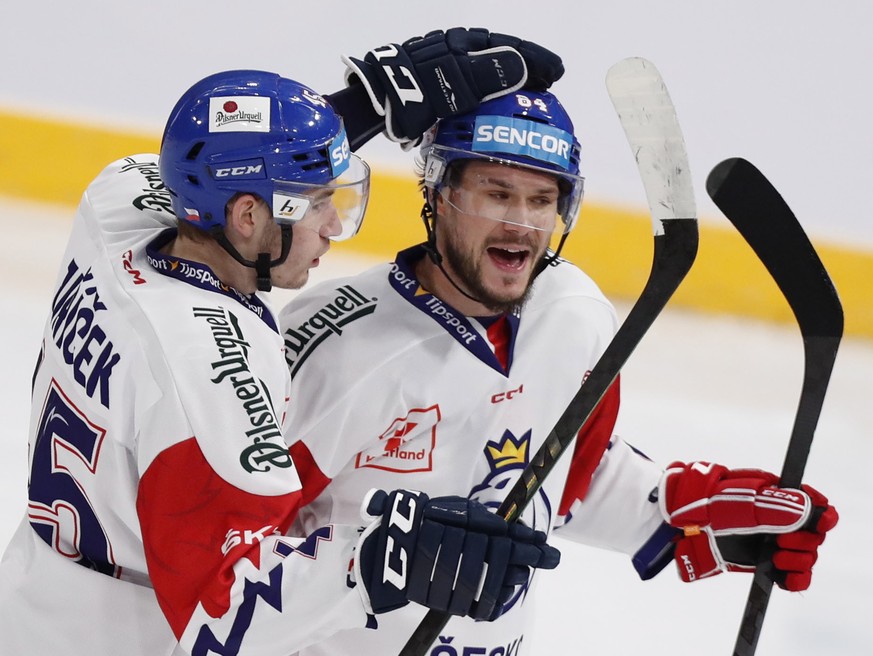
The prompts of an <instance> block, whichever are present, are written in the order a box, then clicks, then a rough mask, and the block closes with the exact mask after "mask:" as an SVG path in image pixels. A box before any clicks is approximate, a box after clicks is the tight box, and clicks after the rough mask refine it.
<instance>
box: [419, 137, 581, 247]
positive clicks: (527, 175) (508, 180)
mask: <svg viewBox="0 0 873 656" xmlns="http://www.w3.org/2000/svg"><path fill="white" fill-rule="evenodd" d="M453 150H455V149H452V148H446V147H440V148H434V150H433V151H432V152H431V153H430V154H429V155H428V160H427V163H426V166H425V184H426V185H427V186H428V187H430V188H432V189H435V190H438V192H439V195H440V197H441V198H442V199H443V201H444V202H446V203H447V204H448V205H449V206H451V207H452V208H454V209H455V210H456V211H458V212H461V213H463V214H467V215H470V216H477V217H482V218H485V219H489V220H491V221H500V222H502V223H508V224H510V225H514V226H520V227H523V228H527V229H533V230H538V231H542V232H545V233H548V234H550V235H565V234H567V233H568V232H570V230H572V229H573V227H574V226H575V225H576V220H577V218H578V216H579V207H580V205H581V203H582V194H583V190H584V184H585V180H584V178H582V177H580V176H578V175H573V174H571V173H560V172H557V171H553V170H551V169H546V168H543V167H539V166H533V165H527V164H520V163H518V162H513V161H510V160H504V159H498V158H495V157H489V156H486V155H479V154H475V153H469V152H467V151H457V152H459V153H463V155H464V158H463V159H453V160H452V164H453V167H452V168H453V169H454V170H450V171H448V172H447V167H446V166H445V161H446V160H445V159H444V157H443V153H447V151H453ZM459 165H460V167H459ZM429 178H430V179H429Z"/></svg>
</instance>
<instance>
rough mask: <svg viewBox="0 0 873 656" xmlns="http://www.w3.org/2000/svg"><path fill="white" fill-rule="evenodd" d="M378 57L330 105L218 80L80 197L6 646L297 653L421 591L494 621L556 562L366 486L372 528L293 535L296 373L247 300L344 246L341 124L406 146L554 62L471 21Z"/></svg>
mask: <svg viewBox="0 0 873 656" xmlns="http://www.w3.org/2000/svg"><path fill="white" fill-rule="evenodd" d="M374 52H375V53H378V54H380V56H381V59H380V63H379V65H376V64H375V59H374V57H375V56H376V55H374V54H373V53H370V54H368V55H367V56H366V57H365V58H364V59H363V60H353V59H348V60H347V61H348V62H349V65H350V66H351V67H353V68H354V73H355V74H354V75H350V77H349V81H348V82H349V86H348V87H347V88H346V89H344V90H343V91H340V92H338V93H337V94H334V95H333V96H331V97H330V99H328V98H325V97H322V96H320V95H319V94H317V93H316V92H315V91H313V90H312V89H310V88H308V87H306V86H304V85H302V84H299V83H297V82H294V81H292V80H289V79H286V78H283V77H280V76H279V75H276V74H272V73H266V72H261V71H228V72H223V73H218V74H215V75H212V76H210V77H207V78H205V79H204V80H202V81H200V82H198V83H197V84H195V85H194V86H193V87H191V89H189V90H188V91H187V92H186V93H185V94H184V95H183V96H182V97H181V98H180V100H179V101H178V103H177V104H176V106H175V108H174V109H173V111H172V112H171V114H170V116H169V119H168V121H167V125H166V129H165V132H164V136H163V142H162V147H161V154H160V158H158V157H156V156H154V155H133V156H130V157H127V158H124V159H123V160H120V161H117V162H115V163H113V164H110V165H109V166H108V167H107V168H106V169H105V170H104V171H103V172H102V173H101V174H100V175H99V176H98V177H97V178H96V179H95V180H94V181H93V182H92V183H91V184H90V186H89V187H88V188H87V189H86V191H85V193H84V195H83V197H82V201H81V204H80V206H79V210H78V213H77V216H76V219H75V222H74V225H73V228H72V233H71V236H70V240H69V244H68V247H67V250H66V252H65V254H64V259H63V263H62V266H61V270H60V273H59V275H58V278H57V284H56V287H55V293H54V297H53V300H52V304H51V308H50V316H49V318H48V321H47V323H46V328H45V334H44V341H43V348H42V351H41V353H40V354H39V359H38V362H37V366H36V371H35V373H34V376H33V407H32V416H31V432H30V438H29V453H30V475H29V490H28V493H29V503H28V508H27V514H26V517H25V518H24V520H23V522H22V524H21V525H20V527H19V529H18V531H17V532H16V534H15V536H14V537H13V539H12V541H11V543H10V545H9V547H8V549H7V551H6V553H5V554H4V558H3V561H2V565H0V643H2V651H3V653H4V654H6V653H9V654H13V653H14V654H33V655H36V656H45V655H52V656H54V655H56V654H72V655H82V656H96V655H99V654H128V655H133V656H136V655H140V654H141V655H143V656H146V655H148V656H159V655H167V654H170V653H179V654H182V653H190V654H198V655H202V654H209V653H221V654H227V655H230V654H256V655H258V656H266V655H270V654H276V655H281V656H286V655H287V654H290V653H292V652H295V651H296V650H298V649H300V648H302V647H305V646H306V645H307V644H310V643H313V642H318V641H320V640H322V639H324V638H325V637H326V636H328V635H330V634H332V633H334V632H336V631H339V630H342V629H348V628H364V627H365V626H367V625H368V624H373V623H374V621H375V620H374V619H373V618H374V616H375V615H376V614H381V613H387V612H388V611H390V610H392V609H394V608H397V607H402V606H404V605H406V604H407V603H408V602H409V600H410V599H412V598H414V599H416V600H418V601H420V602H422V603H424V604H427V603H429V600H428V599H427V598H422V597H421V591H423V590H424V591H427V590H431V591H432V592H433V594H434V595H436V597H437V598H438V599H439V600H440V603H445V602H446V601H448V603H450V604H451V606H452V607H453V608H454V609H455V611H456V612H459V613H461V614H465V615H470V616H472V617H477V618H482V619H488V618H490V617H492V616H494V615H495V614H496V613H497V612H498V611H499V609H500V608H502V600H503V599H505V598H506V597H507V596H508V595H509V594H511V592H512V590H513V587H514V585H515V584H516V583H517V582H518V581H522V580H526V578H527V575H528V569H529V568H531V567H546V568H551V567H554V566H555V565H556V563H557V559H558V554H557V551H556V550H555V549H553V548H551V547H549V546H548V545H546V544H544V535H543V534H542V533H536V532H534V530H533V529H531V528H521V529H518V528H515V527H509V526H507V525H506V523H505V522H504V521H503V520H501V519H499V518H497V517H495V516H494V515H493V514H492V513H490V512H488V511H487V509H485V508H484V507H483V506H481V505H479V504H476V503H474V502H471V501H469V500H468V499H466V498H461V497H447V496H444V497H440V498H428V496H427V495H425V494H423V493H421V492H414V491H409V490H406V489H396V488H382V489H383V490H385V489H388V490H393V491H392V492H384V491H381V490H379V491H375V492H373V493H372V494H371V495H370V497H369V498H368V503H367V504H366V505H367V508H368V509H369V511H370V515H369V518H368V520H367V521H362V520H361V519H360V518H358V517H356V518H355V520H354V521H353V522H351V523H350V524H347V525H344V526H343V525H337V524H331V523H328V522H325V524H324V525H323V526H321V527H319V528H317V529H315V530H313V531H311V532H310V534H309V535H308V536H307V537H306V539H293V538H290V537H286V536H285V535H284V533H285V531H286V529H287V528H288V527H289V526H290V524H291V523H292V521H293V520H294V519H295V517H296V514H297V512H298V510H299V508H300V507H301V505H304V504H306V503H307V502H309V501H311V500H312V498H314V497H315V495H316V493H317V492H318V491H320V489H321V485H320V482H321V480H322V475H321V474H320V473H319V472H318V471H317V469H316V468H314V467H313V461H312V459H311V457H310V455H309V453H308V451H307V448H306V446H305V445H303V444H299V445H297V447H295V449H294V450H293V452H291V453H289V449H288V446H287V444H286V443H285V441H284V438H283V432H282V425H283V422H284V420H285V418H286V415H287V410H288V401H289V397H290V394H289V391H290V375H289V372H288V370H287V368H286V367H285V365H284V360H283V358H282V353H283V348H282V346H283V345H282V339H281V337H280V335H279V333H278V330H277V323H276V319H275V315H274V314H273V313H272V311H271V310H270V309H269V307H267V306H266V305H265V303H264V301H263V300H262V299H261V298H260V297H259V296H258V293H257V292H258V291H259V290H269V289H270V288H271V286H272V285H276V286H278V287H283V288H296V287H299V286H301V285H302V284H303V283H304V282H305V281H306V278H307V275H308V271H309V269H311V268H312V267H314V266H317V265H318V261H319V258H320V257H321V256H323V255H324V254H325V252H326V251H327V250H328V248H329V243H330V240H339V239H345V238H348V237H351V236H352V235H354V234H355V233H356V232H357V230H358V227H359V226H360V224H361V220H362V218H363V213H364V209H365V206H366V201H367V194H368V184H369V171H368V168H367V166H366V165H365V164H364V163H363V162H362V161H361V160H360V159H358V158H357V157H356V156H355V155H353V154H351V152H350V147H349V138H348V136H351V140H352V142H353V143H354V144H355V145H360V144H361V143H363V142H364V141H366V139H367V138H369V137H370V136H372V135H375V134H378V132H380V131H382V130H385V131H386V132H388V134H389V136H390V137H391V138H393V139H395V140H396V141H400V142H411V141H415V140H416V139H417V137H418V136H420V134H421V132H422V131H423V130H424V129H425V128H426V127H428V126H429V125H431V124H432V123H433V122H434V121H435V120H436V118H438V117H441V116H447V115H450V114H451V113H453V112H456V111H461V110H467V109H470V108H471V107H472V106H475V105H476V104H478V102H479V101H480V100H481V99H482V98H484V97H486V96H495V95H500V94H503V93H506V92H510V91H514V90H516V89H517V88H519V87H520V86H521V85H522V84H524V83H533V84H537V85H544V86H548V84H550V83H551V82H552V81H553V80H554V79H557V77H560V74H561V72H562V70H563V69H562V68H561V65H560V59H559V58H557V56H556V55H554V54H553V53H551V52H549V51H547V50H544V49H542V48H540V47H539V46H537V45H536V44H532V43H528V42H523V41H520V40H519V39H515V38H514V37H509V36H505V35H497V34H489V33H488V32H487V31H485V30H465V29H460V28H458V29H453V30H449V31H448V32H445V33H444V32H436V33H432V34H429V35H427V36H426V37H425V38H417V39H414V40H411V41H409V42H407V43H404V44H402V45H399V46H398V45H391V46H386V47H385V48H383V49H379V50H377V51H374ZM398 80H399V81H402V82H403V84H404V85H405V86H404V87H403V88H404V89H406V91H405V92H403V93H401V92H400V88H399V87H396V86H394V85H395V84H396V83H397V82H398ZM437 82H439V83H440V84H443V85H450V86H451V88H452V89H454V91H455V93H456V95H455V96H452V97H451V98H448V97H447V96H445V94H444V93H443V87H442V86H441V85H440V84H438V83H437ZM413 91H414V93H413ZM449 101H451V103H450V102H449ZM344 116H349V117H350V120H349V121H348V123H347V124H345V123H344V121H343V117H344ZM352 126H354V128H352ZM347 130H348V132H347ZM310 490H313V491H312V492H310ZM357 503H358V504H360V499H359V500H358V502H357ZM437 554H439V559H438V561H435V565H434V567H432V568H425V567H424V565H425V564H426V562H427V560H428V559H435V558H436V555H437ZM462 555H463V561H461V556H462ZM408 562H415V563H416V565H417V567H418V569H416V570H415V571H409V570H407V568H406V564H407V563H408ZM352 565H353V566H352Z"/></svg>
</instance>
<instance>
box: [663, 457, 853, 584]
mask: <svg viewBox="0 0 873 656" xmlns="http://www.w3.org/2000/svg"><path fill="white" fill-rule="evenodd" d="M802 488H803V489H802V490H796V489H791V488H783V487H779V479H778V477H777V476H776V475H774V474H770V473H768V472H765V471H761V470H757V469H736V470H730V469H727V468H726V467H723V466H721V465H714V464H710V463H706V462H695V463H691V464H684V463H681V462H675V463H673V464H671V465H670V466H669V467H668V468H667V471H666V472H664V475H663V476H662V478H661V484H660V489H659V496H658V498H659V503H660V506H661V513H662V514H663V516H664V518H665V519H666V521H667V522H668V523H669V524H670V525H671V526H673V527H675V528H679V529H682V531H683V534H682V535H681V536H680V537H679V538H678V539H677V541H676V551H675V560H676V564H677V566H678V568H679V575H680V577H681V578H682V580H683V581H695V580H698V579H705V578H708V577H710V576H715V575H716V574H720V573H721V572H752V571H754V570H755V564H756V563H757V562H758V560H759V558H760V553H761V544H762V539H763V536H764V535H766V534H775V535H776V536H777V537H776V551H775V553H774V554H773V557H772V561H773V566H774V567H775V568H776V571H777V577H776V579H775V583H776V584H777V585H778V586H779V587H781V588H783V589H785V590H791V591H800V590H806V589H807V588H808V587H809V584H810V580H811V578H812V566H813V565H814V564H815V561H816V559H817V557H818V546H819V545H820V544H821V543H822V542H823V541H824V538H825V533H827V532H828V531H829V530H831V529H832V528H833V527H834V526H836V523H837V519H838V515H837V511H836V509H835V508H834V507H833V506H831V505H829V504H828V500H827V498H826V497H825V496H824V495H823V494H821V493H820V492H818V491H817V490H815V489H814V488H812V487H810V486H808V485H804V486H802Z"/></svg>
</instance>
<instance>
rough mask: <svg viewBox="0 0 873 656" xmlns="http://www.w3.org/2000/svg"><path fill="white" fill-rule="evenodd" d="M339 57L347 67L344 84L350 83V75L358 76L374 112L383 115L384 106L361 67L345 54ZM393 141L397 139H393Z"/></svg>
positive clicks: (349, 84) (348, 84)
mask: <svg viewBox="0 0 873 656" xmlns="http://www.w3.org/2000/svg"><path fill="white" fill-rule="evenodd" d="M340 59H341V60H342V62H343V63H344V64H345V65H346V66H347V67H348V68H346V73H345V77H344V79H345V83H346V86H347V87H348V86H351V85H352V81H351V77H352V75H356V76H357V77H358V81H359V82H360V83H361V84H363V85H364V88H365V89H366V90H367V95H368V96H370V103H371V104H372V105H373V109H374V110H375V112H376V113H377V114H378V115H379V116H385V115H386V114H385V107H383V106H382V103H381V102H379V99H378V98H377V97H376V94H375V92H374V91H373V87H371V86H370V84H369V82H368V81H367V76H366V75H364V74H363V73H362V72H361V69H360V68H359V67H358V65H357V64H356V63H355V62H353V61H352V60H351V59H350V58H349V57H348V56H347V55H340ZM389 125H390V121H389ZM394 141H397V140H396V139H395V140H394Z"/></svg>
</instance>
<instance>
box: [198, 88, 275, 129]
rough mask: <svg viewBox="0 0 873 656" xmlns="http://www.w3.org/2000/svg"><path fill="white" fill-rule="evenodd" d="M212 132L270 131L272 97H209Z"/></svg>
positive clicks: (210, 127)
mask: <svg viewBox="0 0 873 656" xmlns="http://www.w3.org/2000/svg"><path fill="white" fill-rule="evenodd" d="M209 131H210V132H269V131H270V99H269V98H263V97H261V96H222V97H218V98H210V99H209Z"/></svg>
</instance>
